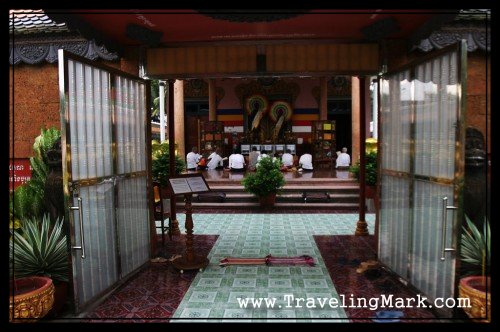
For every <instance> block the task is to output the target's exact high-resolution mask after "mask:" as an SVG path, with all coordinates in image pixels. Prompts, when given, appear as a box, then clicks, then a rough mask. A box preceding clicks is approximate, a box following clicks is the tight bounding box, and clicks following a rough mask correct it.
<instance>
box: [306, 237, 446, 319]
mask: <svg viewBox="0 0 500 332" xmlns="http://www.w3.org/2000/svg"><path fill="white" fill-rule="evenodd" d="M314 240H315V241H316V245H317V246H318V249H319V251H320V252H321V256H322V257H323V260H324V262H325V265H326V267H327V269H328V272H329V273H330V277H331V278H332V281H333V284H334V285H335V288H336V289H337V292H338V294H339V295H341V294H343V295H344V296H345V298H346V299H347V300H346V303H348V304H349V303H350V298H351V294H352V298H353V299H357V298H366V299H369V298H376V297H378V298H380V296H381V295H382V294H385V295H386V296H388V295H390V294H393V295H394V298H397V297H402V298H415V297H416V294H414V293H413V292H412V291H410V289H408V288H407V287H405V286H404V285H403V284H402V283H400V282H399V281H398V280H397V279H396V278H395V277H394V276H392V275H390V274H389V273H388V272H385V271H381V273H380V276H378V277H377V278H374V279H372V280H370V279H369V278H368V277H367V276H366V275H365V274H364V273H357V272H356V269H357V268H358V267H359V264H360V263H361V262H365V261H368V260H373V259H375V258H376V254H375V251H374V248H375V239H374V236H373V235H370V236H354V235H314ZM344 309H345V311H346V314H347V317H348V318H349V319H351V320H352V321H353V322H373V320H372V318H374V317H375V312H376V311H374V310H370V309H369V308H349V307H348V308H344ZM379 310H402V311H403V313H404V317H405V318H410V319H402V320H401V321H402V322H411V323H417V322H425V323H429V322H438V320H437V318H436V317H435V316H434V314H433V313H432V312H431V311H430V310H429V309H425V308H404V309H395V308H394V309H388V308H381V309H379Z"/></svg>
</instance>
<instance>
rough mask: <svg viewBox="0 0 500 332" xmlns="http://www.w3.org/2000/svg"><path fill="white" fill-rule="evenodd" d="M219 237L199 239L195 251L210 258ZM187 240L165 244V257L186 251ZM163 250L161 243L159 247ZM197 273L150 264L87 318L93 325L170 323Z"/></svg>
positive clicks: (163, 252) (180, 239)
mask: <svg viewBox="0 0 500 332" xmlns="http://www.w3.org/2000/svg"><path fill="white" fill-rule="evenodd" d="M217 238H218V235H195V236H194V250H195V252H197V253H199V254H200V255H208V253H209V252H210V250H211V249H212V247H213V246H214V244H215V242H216V241H217ZM184 243H185V236H184V235H181V236H175V237H174V238H173V239H172V241H169V240H168V239H167V241H166V242H165V248H164V249H162V250H161V254H160V255H161V256H162V257H165V258H170V257H172V256H173V255H176V254H182V253H183V251H184ZM159 246H160V247H161V242H160V243H159ZM197 273H198V272H197V271H185V272H184V273H183V274H181V273H179V271H178V270H176V269H175V268H174V267H173V266H172V265H171V263H170V261H167V262H164V263H150V264H149V265H147V266H146V267H145V268H143V270H142V271H140V272H138V273H137V274H136V275H135V276H134V277H132V279H131V280H129V281H128V282H126V283H125V284H124V285H123V286H121V287H120V288H118V289H117V290H116V291H114V292H113V293H112V294H111V295H109V296H108V297H107V298H106V299H105V300H104V301H103V302H102V303H100V304H99V305H98V306H97V307H96V308H94V309H93V310H91V311H90V312H88V313H86V314H85V317H86V318H85V319H86V320H88V321H90V322H109V323H145V322H157V323H160V322H168V321H169V319H168V318H170V317H172V315H173V314H174V312H175V310H176V309H177V307H178V306H179V304H180V303H181V301H182V298H183V297H184V295H185V294H186V292H187V290H188V289H189V286H190V285H191V282H192V281H193V279H194V277H195V276H196V274H197Z"/></svg>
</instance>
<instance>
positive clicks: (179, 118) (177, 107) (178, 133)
mask: <svg viewBox="0 0 500 332" xmlns="http://www.w3.org/2000/svg"><path fill="white" fill-rule="evenodd" d="M174 127H175V130H174V132H175V143H176V144H177V148H178V151H179V157H181V159H186V147H185V142H184V81H182V80H176V81H175V83H174Z"/></svg>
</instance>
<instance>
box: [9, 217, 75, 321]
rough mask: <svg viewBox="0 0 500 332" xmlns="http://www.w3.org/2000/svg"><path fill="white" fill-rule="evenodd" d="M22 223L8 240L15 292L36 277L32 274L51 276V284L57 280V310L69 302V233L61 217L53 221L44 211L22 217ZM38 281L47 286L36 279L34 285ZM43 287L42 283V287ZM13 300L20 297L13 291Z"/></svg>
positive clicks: (55, 283)
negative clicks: (33, 215) (41, 213)
mask: <svg viewBox="0 0 500 332" xmlns="http://www.w3.org/2000/svg"><path fill="white" fill-rule="evenodd" d="M21 225H22V226H21V227H20V228H19V230H15V231H13V234H12V239H11V241H10V243H9V245H10V252H11V253H12V257H11V264H12V269H11V271H12V272H13V274H14V276H15V278H16V279H14V293H16V289H17V288H19V287H24V286H25V285H26V283H27V280H34V279H33V277H45V278H50V279H51V280H52V281H51V284H52V283H54V285H53V286H52V288H54V287H55V289H56V291H55V292H56V294H55V297H56V301H55V303H54V310H53V311H54V314H55V313H57V312H58V311H59V310H60V309H61V308H62V306H63V305H64V303H65V302H66V296H67V284H68V274H69V261H68V259H69V252H68V244H67V239H66V235H65V234H64V233H63V220H62V219H61V220H59V219H58V220H56V221H55V223H52V222H51V220H50V217H49V215H48V214H45V215H44V216H43V218H42V220H39V218H29V219H25V220H22V221H21ZM26 278H27V279H26ZM30 278H31V279H30ZM37 284H43V285H41V286H44V287H45V286H46V283H45V282H43V283H41V282H40V281H37V282H36V283H35V284H34V285H35V286H36V285H37ZM47 287H48V286H47ZM44 290H45V288H43V287H42V288H40V290H39V291H40V292H43V291H44ZM32 291H35V290H33V289H32ZM11 300H12V301H11V303H14V302H15V303H17V302H18V300H20V299H19V298H18V296H16V295H14V298H13V299H11ZM21 300H22V299H21ZM51 307H52V304H51ZM22 315H24V314H22ZM14 317H15V315H14ZM37 318H39V317H37Z"/></svg>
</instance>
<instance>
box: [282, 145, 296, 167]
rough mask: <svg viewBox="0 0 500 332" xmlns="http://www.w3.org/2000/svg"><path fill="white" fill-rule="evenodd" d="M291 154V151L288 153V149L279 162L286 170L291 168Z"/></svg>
mask: <svg viewBox="0 0 500 332" xmlns="http://www.w3.org/2000/svg"><path fill="white" fill-rule="evenodd" d="M291 152H292V151H290V149H287V150H286V153H283V155H282V156H281V162H282V163H283V165H285V166H286V167H288V168H290V167H292V166H293V156H292V154H291Z"/></svg>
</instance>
